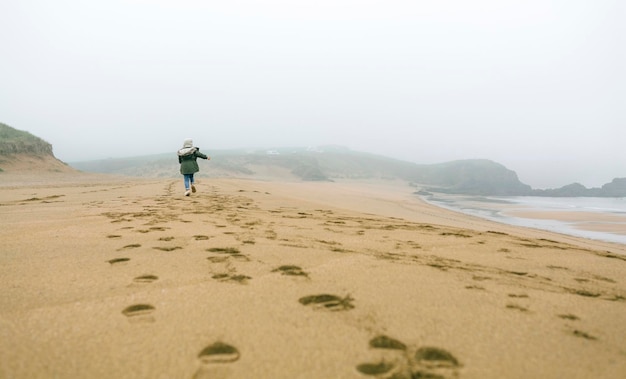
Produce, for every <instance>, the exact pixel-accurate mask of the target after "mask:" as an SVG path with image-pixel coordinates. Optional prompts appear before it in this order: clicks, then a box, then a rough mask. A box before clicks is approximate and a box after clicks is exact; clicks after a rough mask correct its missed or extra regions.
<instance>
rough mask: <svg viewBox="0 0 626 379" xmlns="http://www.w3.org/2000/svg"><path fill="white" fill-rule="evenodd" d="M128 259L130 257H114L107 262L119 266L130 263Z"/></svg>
mask: <svg viewBox="0 0 626 379" xmlns="http://www.w3.org/2000/svg"><path fill="white" fill-rule="evenodd" d="M128 261H130V258H113V259H109V260H108V261H107V262H109V263H110V264H111V266H118V265H122V264H125V263H128Z"/></svg>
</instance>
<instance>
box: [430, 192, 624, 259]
mask: <svg viewBox="0 0 626 379" xmlns="http://www.w3.org/2000/svg"><path fill="white" fill-rule="evenodd" d="M420 198H422V199H423V200H424V201H426V202H428V203H429V204H432V205H435V206H438V207H442V208H444V209H449V210H453V211H457V212H460V213H463V214H468V215H473V216H477V217H482V218H484V219H487V220H491V221H494V222H499V223H504V224H508V225H515V226H520V227H529V228H535V229H538V230H546V231H551V232H555V233H559V234H566V235H570V236H574V237H580V238H587V239H593V240H597V241H603V242H610V243H617V244H620V245H625V247H626V213H621V212H613V211H590V210H589V209H574V208H572V209H567V208H565V207H559V206H554V205H550V206H546V207H544V206H542V205H541V201H545V200H546V199H545V198H539V199H540V200H541V201H540V202H539V205H537V204H534V203H533V199H534V198H533V197H527V198H524V200H523V201H521V202H519V203H518V202H516V200H518V199H520V198H521V197H518V196H511V197H506V196H493V197H491V196H490V197H482V196H471V195H442V194H436V195H431V196H420ZM433 198H434V200H433ZM549 199H552V198H549ZM554 199H555V200H559V201H562V200H563V198H554ZM566 199H567V198H566ZM601 199H602V200H604V198H601Z"/></svg>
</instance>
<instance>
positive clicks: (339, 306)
mask: <svg viewBox="0 0 626 379" xmlns="http://www.w3.org/2000/svg"><path fill="white" fill-rule="evenodd" d="M298 301H299V302H300V304H302V305H305V306H310V307H312V308H313V309H325V310H329V311H347V310H350V309H352V308H354V305H353V304H352V301H354V299H353V298H352V297H351V296H350V295H347V296H346V297H343V298H342V297H339V296H336V295H329V294H321V295H310V296H305V297H302V298H300V299H299V300H298Z"/></svg>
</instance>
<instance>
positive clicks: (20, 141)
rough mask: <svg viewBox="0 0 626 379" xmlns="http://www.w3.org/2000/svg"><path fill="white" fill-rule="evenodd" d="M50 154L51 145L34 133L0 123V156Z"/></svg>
mask: <svg viewBox="0 0 626 379" xmlns="http://www.w3.org/2000/svg"><path fill="white" fill-rule="evenodd" d="M14 154H34V155H42V156H43V155H52V145H50V144H49V143H48V142H46V141H44V140H42V139H41V138H39V137H35V136H34V135H32V134H30V133H28V132H25V131H21V130H17V129H14V128H12V127H10V126H8V125H6V124H3V123H0V156H8V155H14Z"/></svg>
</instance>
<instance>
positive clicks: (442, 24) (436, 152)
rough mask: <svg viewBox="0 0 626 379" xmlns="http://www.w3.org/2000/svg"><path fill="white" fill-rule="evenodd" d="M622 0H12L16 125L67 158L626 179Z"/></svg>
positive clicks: (2, 78)
mask: <svg viewBox="0 0 626 379" xmlns="http://www.w3.org/2000/svg"><path fill="white" fill-rule="evenodd" d="M624 3H626V2H624V1H621V0H613V1H612V0H562V1H554V0H520V1H507V0H450V1H446V0H430V1H426V0H424V1H420V0H403V1H400V0H380V1H375V0H315V1H298V0H266V1H260V0H259V1H254V0H228V1H226V0H219V1H211V0H205V1H201V0H195V1H192V0H106V1H83V0H55V1H48V0H2V1H0V48H1V50H0V51H1V55H0V122H3V123H6V124H8V125H10V126H12V127H14V128H17V129H21V130H27V131H29V132H31V133H33V134H35V135H37V136H39V137H41V138H43V139H45V140H46V141H48V142H50V143H51V144H52V145H53V147H54V152H55V155H56V156H57V157H58V158H59V159H61V160H64V161H66V162H72V161H80V160H91V159H101V158H108V157H127V156H134V155H143V154H153V153H163V152H169V151H175V150H177V149H178V148H180V147H181V145H182V142H183V139H185V138H187V137H191V138H193V139H194V142H195V144H196V145H197V146H199V147H201V148H202V150H203V151H204V152H206V153H209V154H210V152H211V149H226V148H239V147H263V148H271V147H280V146H309V145H311V146H315V145H325V144H336V145H343V146H346V147H349V148H351V149H354V150H361V151H367V152H372V153H379V154H383V155H387V156H391V157H394V158H400V159H404V160H409V161H412V162H416V163H438V162H445V161H450V160H456V159H469V158H486V159H491V160H494V161H497V162H499V163H502V164H504V165H505V166H506V167H508V168H509V169H512V170H514V171H516V172H517V173H518V175H519V177H520V179H521V180H522V181H523V182H525V183H527V184H530V185H531V186H533V187H535V188H546V187H559V186H562V185H565V184H569V183H572V182H580V183H582V184H584V185H586V186H588V187H591V186H599V185H602V184H604V183H606V182H609V181H611V180H612V179H613V178H614V177H626V148H625V144H626V116H625V114H626V75H625V69H624V67H625V66H626V58H625V50H626V48H625V46H626V22H624V20H625V19H626V12H625V6H624V5H622V4H624Z"/></svg>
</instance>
